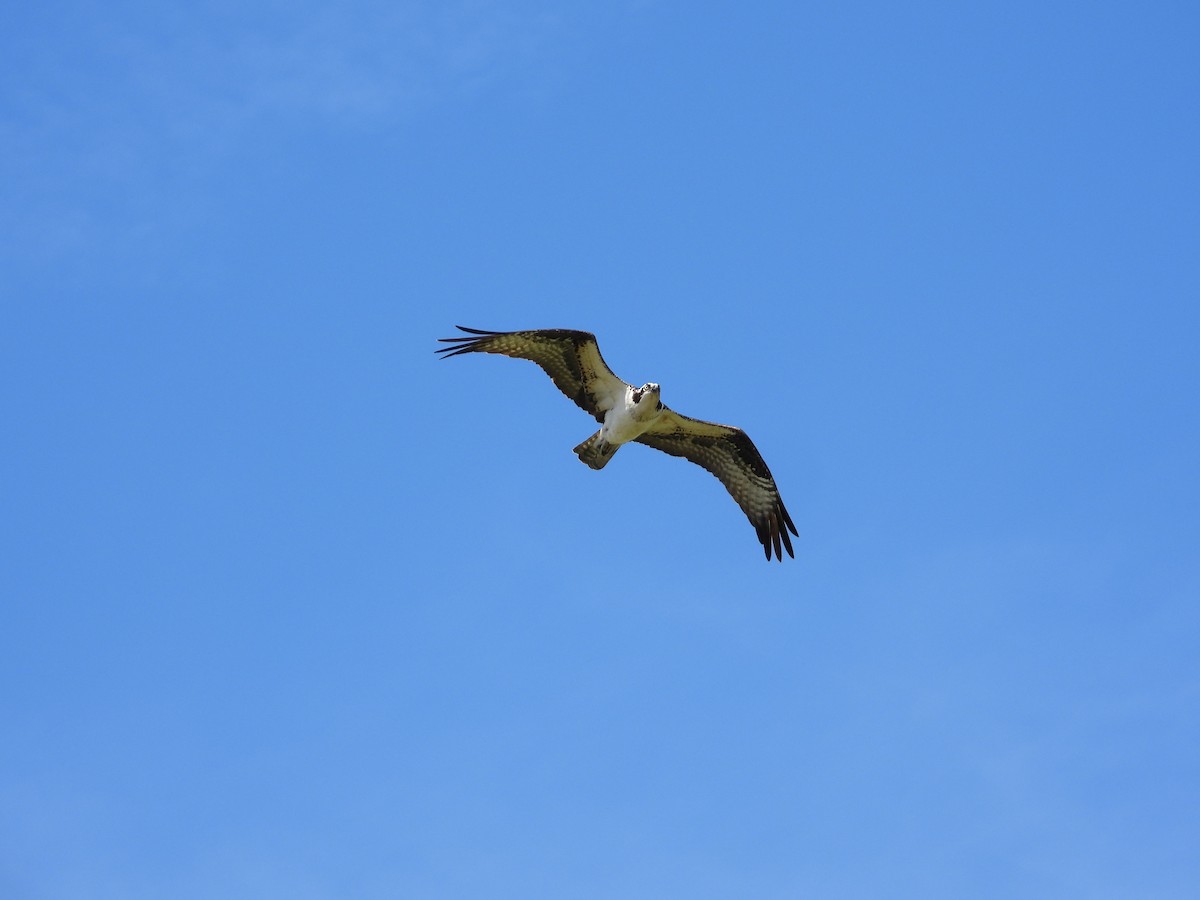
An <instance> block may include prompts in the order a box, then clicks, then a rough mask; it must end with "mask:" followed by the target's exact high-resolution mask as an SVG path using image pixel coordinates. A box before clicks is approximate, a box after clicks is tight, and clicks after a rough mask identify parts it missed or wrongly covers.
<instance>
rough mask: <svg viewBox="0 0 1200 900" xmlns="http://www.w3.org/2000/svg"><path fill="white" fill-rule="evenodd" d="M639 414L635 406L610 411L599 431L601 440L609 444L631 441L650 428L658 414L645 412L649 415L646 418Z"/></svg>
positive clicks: (656, 412)
mask: <svg viewBox="0 0 1200 900" xmlns="http://www.w3.org/2000/svg"><path fill="white" fill-rule="evenodd" d="M641 412H642V410H641V409H640V408H638V407H636V406H633V407H624V406H622V407H617V408H614V409H610V410H609V411H608V414H607V415H606V416H605V417H604V426H603V427H602V428H601V429H600V438H601V440H604V441H606V442H607V443H609V444H626V443H628V442H629V441H632V440H633V439H634V438H636V437H637V436H638V435H640V434H641V433H642V432H643V431H645V430H646V429H647V428H649V427H650V423H651V422H653V421H654V418H655V416H656V415H657V414H658V410H656V409H649V410H647V412H650V413H651V415H648V416H647V415H645V414H641V415H639V413H641Z"/></svg>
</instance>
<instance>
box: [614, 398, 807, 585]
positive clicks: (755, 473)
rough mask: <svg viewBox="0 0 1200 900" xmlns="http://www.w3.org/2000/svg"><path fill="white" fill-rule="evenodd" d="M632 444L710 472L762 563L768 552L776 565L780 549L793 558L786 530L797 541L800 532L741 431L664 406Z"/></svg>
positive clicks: (755, 452) (756, 453) (751, 444)
mask: <svg viewBox="0 0 1200 900" xmlns="http://www.w3.org/2000/svg"><path fill="white" fill-rule="evenodd" d="M636 440H637V441H638V443H640V444H645V445H646V446H647V447H653V448H654V449H655V450H661V451H662V452H663V453H669V454H671V456H680V457H683V458H684V459H688V460H691V461H692V462H694V463H696V465H698V466H702V467H704V468H705V469H707V470H708V471H710V472H712V473H713V474H714V475H716V476H717V478H719V479H720V481H721V483H722V484H723V485H725V489H726V490H728V491H729V493H730V494H731V495H733V499H734V500H736V501H737V504H738V506H740V507H741V508H742V512H744V513H745V514H746V518H748V519H749V520H750V524H751V525H753V526H754V530H755V531H756V532H757V533H758V540H759V541H760V542H761V543H762V545H763V550H764V551H765V553H766V555H767V559H770V558H771V551H772V550H774V555H775V557H776V558H777V559H779V560H780V561H781V562H782V561H783V551H784V550H787V554H788V556H791V557H793V558H794V557H795V555H796V554H795V553H793V552H792V539H791V538H790V537H788V532H789V531H791V533H792V534H794V535H796V536H797V537H799V536H800V533H799V532H798V531H796V526H795V525H794V524H792V517H791V516H790V515H788V511H787V508H786V507H784V505H783V500H782V499H781V498H780V496H779V488H778V487H777V486H776V484H775V479H774V478H773V477H772V476H771V470H770V469H768V468H767V464H766V462H764V461H763V458H762V454H761V453H759V452H758V448H757V447H755V446H754V442H753V441H751V440H750V438H749V437H748V436H747V434H746V432H744V431H742V430H741V429H740V428H734V427H732V426H730V425H718V424H716V423H715V422H704V421H701V420H700V419H691V418H688V417H687V416H681V415H680V414H679V413H677V412H675V411H674V410H672V409H667V408H664V409H663V412H662V415H661V416H659V417H658V418H657V419H656V420H655V421H654V424H653V425H652V426H651V427H650V430H649V431H647V432H645V433H643V434H642V435H641V436H640V437H638V438H636Z"/></svg>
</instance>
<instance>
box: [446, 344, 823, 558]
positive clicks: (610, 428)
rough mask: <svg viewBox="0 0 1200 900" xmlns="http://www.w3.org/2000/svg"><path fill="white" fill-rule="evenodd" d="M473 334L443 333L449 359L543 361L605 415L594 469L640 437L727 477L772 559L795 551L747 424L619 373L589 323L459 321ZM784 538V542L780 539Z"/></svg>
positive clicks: (586, 405)
mask: <svg viewBox="0 0 1200 900" xmlns="http://www.w3.org/2000/svg"><path fill="white" fill-rule="evenodd" d="M455 327H457V328H458V330H459V331H463V332H465V333H466V334H467V335H468V336H467V337H452V338H439V341H440V342H441V343H446V344H450V345H451V346H449V347H439V348H438V349H437V351H436V352H438V353H441V354H443V356H442V359H448V358H449V357H451V356H458V355H459V354H460V353H499V354H501V355H502V356H511V357H514V358H516V359H528V360H531V361H533V362H535V363H537V364H538V365H539V366H541V367H542V368H543V369H544V370H545V371H546V374H547V375H549V376H550V378H551V379H552V380H553V381H554V383H555V385H557V386H558V389H559V390H560V391H562V392H563V393H564V394H566V395H567V396H568V397H570V398H571V399H572V400H574V401H575V403H576V404H577V405H578V406H580V407H581V408H582V409H583V410H584V411H585V412H587V413H589V414H590V415H592V416H594V417H595V419H596V421H597V422H599V423H600V430H599V431H597V432H596V433H595V434H593V435H592V436H591V437H589V438H588V439H587V440H586V441H584V442H583V443H582V444H580V445H579V446H577V447H576V448H575V453H576V454H578V456H579V458H580V459H581V460H582V461H583V462H585V463H586V464H587V465H589V466H591V467H592V468H593V469H603V468H604V467H605V466H606V465H608V461H609V460H610V459H612V458H613V454H615V453H616V452H617V450H619V449H620V448H621V445H622V444H627V443H629V442H630V441H636V442H637V443H639V444H645V445H646V446H647V447H653V448H654V449H655V450H661V451H663V452H664V453H669V454H671V455H672V456H682V457H683V458H684V459H690V460H691V461H692V462H694V463H696V464H697V465H699V466H703V467H704V468H705V469H708V471H710V472H712V473H713V474H714V475H716V476H717V478H719V479H720V480H721V483H722V484H723V485H725V488H726V489H727V490H728V491H729V493H730V494H732V495H733V499H734V500H736V501H737V503H738V506H740V507H741V508H742V512H744V513H745V514H746V516H747V518H749V519H750V524H752V525H753V526H754V530H755V531H756V532H757V533H758V539H759V541H761V542H762V545H763V550H764V551H765V552H766V555H767V559H771V551H772V550H774V551H775V556H776V557H777V558H778V559H779V560H780V561H781V562H782V561H783V550H785V549H786V550H787V552H788V556H791V557H793V558H794V557H795V555H796V554H794V553H793V552H792V539H791V538H790V537H788V531H791V533H792V534H794V535H796V536H797V537H799V535H800V533H799V532H798V531H796V526H795V525H793V524H792V517H791V516H789V515H788V511H787V510H786V509H785V508H784V506H783V500H781V499H780V497H779V488H778V487H776V486H775V479H774V478H772V477H771V470H770V469H768V468H767V464H766V463H765V462H763V458H762V456H761V454H759V452H758V449H757V448H756V447H755V446H754V443H753V442H752V441H751V440H750V438H749V437H747V435H746V432H744V431H742V430H741V429H740V428H733V427H732V426H729V425H718V424H716V423H715V422H702V421H701V420H700V419H691V418H688V417H687V416H681V415H680V414H679V413H677V412H675V411H674V410H672V409H671V408H670V407H667V406H664V405H663V402H662V396H661V391H660V389H659V386H658V385H657V384H655V383H654V382H649V383H647V384H643V385H642V386H641V387H639V388H635V387H634V386H633V385H631V384H626V383H625V382H624V381H622V380H621V379H620V378H618V377H617V376H616V375H614V374H613V373H612V370H611V369H609V368H608V366H607V365H606V364H605V362H604V359H603V358H602V357H601V356H600V349H599V348H598V347H597V346H596V336H595V335H594V334H589V333H588V332H586V331H569V330H567V329H563V328H549V329H543V330H540V331H480V330H479V329H477V328H464V327H463V326H461V325H458V326H455ZM781 542H782V547H781V546H780V544H781Z"/></svg>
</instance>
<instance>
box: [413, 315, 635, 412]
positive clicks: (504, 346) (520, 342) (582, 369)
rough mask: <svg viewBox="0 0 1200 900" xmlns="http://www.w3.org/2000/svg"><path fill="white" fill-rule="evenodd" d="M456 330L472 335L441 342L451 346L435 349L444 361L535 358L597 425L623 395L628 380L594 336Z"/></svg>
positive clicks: (559, 331)
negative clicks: (480, 356)
mask: <svg viewBox="0 0 1200 900" xmlns="http://www.w3.org/2000/svg"><path fill="white" fill-rule="evenodd" d="M455 327H456V328H457V329H458V330H459V331H464V332H466V333H467V335H469V336H468V337H452V338H439V339H438V340H439V341H441V342H442V343H446V344H450V345H451V346H449V347H439V348H438V349H437V350H436V351H435V352H437V353H441V354H442V359H448V358H449V357H451V356H458V354H460V353H499V354H500V355H502V356H511V357H513V358H514V359H528V360H531V361H532V362H535V363H537V364H538V365H539V366H541V367H542V369H544V370H545V372H546V374H547V375H549V376H550V378H551V380H553V382H554V383H555V385H557V386H558V389H559V390H560V391H562V392H563V393H564V394H566V395H567V396H568V397H570V398H571V400H573V401H574V402H575V403H576V404H577V405H578V406H579V407H580V409H583V410H584V411H585V412H587V413H590V414H591V415H592V416H594V417H595V418H596V421H597V422H603V421H604V413H605V412H606V411H607V410H609V409H611V408H612V406H613V404H614V403H616V401H617V398H618V397H620V396H623V394H624V391H625V388H626V384H625V382H624V381H622V380H621V379H620V378H618V377H617V376H616V375H614V374H613V373H612V370H611V369H609V367H608V365H607V363H605V362H604V358H603V357H602V356H601V355H600V348H599V347H597V346H596V336H595V335H594V334H591V333H589V332H587V331H571V330H568V329H566V328H545V329H541V330H537V331H481V330H479V329H478V328H464V327H463V326H462V325H456V326H455Z"/></svg>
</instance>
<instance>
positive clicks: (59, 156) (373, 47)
mask: <svg viewBox="0 0 1200 900" xmlns="http://www.w3.org/2000/svg"><path fill="white" fill-rule="evenodd" d="M52 15H53V14H52V13H50V12H49V11H46V12H43V13H40V14H30V18H33V19H34V21H31V22H27V23H23V26H24V27H22V28H21V29H19V33H10V35H9V37H8V38H4V39H0V48H2V49H4V50H5V52H4V53H2V54H0V55H4V56H7V58H8V62H7V63H6V64H0V65H3V68H4V69H6V70H7V75H6V77H5V78H3V79H2V83H3V85H4V86H3V87H0V112H2V115H0V148H2V149H0V165H3V167H4V170H5V173H6V177H5V179H4V186H3V187H2V188H0V207H2V208H3V209H4V210H5V211H4V212H0V238H2V239H3V240H4V241H5V242H6V243H7V244H8V245H9V247H10V250H9V252H14V251H13V249H12V248H13V247H14V242H15V243H16V244H19V245H20V246H21V247H22V248H23V249H22V251H20V252H21V253H22V254H23V255H26V254H28V253H30V252H32V253H34V254H38V253H39V252H43V253H48V254H49V255H51V256H53V255H55V252H56V248H58V249H62V248H63V247H66V246H70V245H71V244H73V243H74V242H76V241H77V240H79V238H80V235H81V234H82V233H84V232H87V231H88V229H89V228H90V227H93V226H94V225H96V224H97V223H100V222H108V223H109V224H111V221H112V219H114V218H115V219H118V220H124V221H125V222H126V225H127V229H126V230H128V226H129V223H133V222H136V221H137V220H138V219H139V218H140V217H143V216H144V214H145V213H146V210H145V209H141V208H140V207H141V206H144V205H146V204H149V205H151V206H153V204H154V201H153V194H154V192H155V191H156V190H160V189H162V188H163V186H164V185H170V186H172V187H173V188H178V187H179V186H180V185H181V184H184V185H185V184H187V183H188V181H189V179H195V178H196V177H198V176H199V177H202V175H203V170H204V167H205V166H206V165H207V164H209V163H211V162H212V161H213V160H220V159H224V158H227V157H228V156H229V155H230V154H234V153H236V152H237V151H238V149H239V148H240V147H242V146H243V144H244V143H245V142H246V141H248V140H250V139H251V136H252V135H254V134H255V133H256V132H257V133H260V134H261V133H262V132H261V130H260V129H276V130H280V131H283V132H285V133H286V132H287V131H290V130H293V129H294V130H297V131H300V132H304V131H310V130H318V131H319V130H322V129H330V128H337V129H347V128H350V129H355V128H359V129H364V130H372V129H379V128H387V127H392V126H394V125H395V124H397V123H402V122H404V121H405V120H406V118H407V117H409V116H411V115H412V114H413V113H414V112H416V111H418V110H420V109H421V108H423V107H427V106H429V105H432V104H437V103H442V102H453V101H454V100H455V99H456V98H459V97H462V96H463V95H466V94H470V93H472V92H478V91H480V90H486V89H488V88H489V86H492V87H495V86H496V85H498V84H500V83H502V82H503V80H504V76H505V73H508V72H511V71H513V70H515V69H519V68H520V67H521V66H523V65H525V64H527V63H528V62H529V61H531V60H534V59H536V58H537V56H538V54H539V53H540V52H541V51H542V50H544V49H545V48H546V47H547V46H548V45H549V44H551V43H552V42H553V35H554V33H555V31H556V27H557V25H556V19H555V17H554V15H553V14H552V13H550V12H548V11H547V9H546V7H544V6H543V5H542V4H517V5H514V4H502V3H493V2H468V0H460V2H433V0H413V2H399V3H395V2H393V3H381V2H380V3H377V2H367V3H351V4H339V5H332V4H331V5H319V6H295V5H289V4H282V3H278V4H277V3H267V4H261V5H254V6H252V7H249V8H246V7H243V6H241V5H236V4H228V5H226V4H220V3H217V4H205V5H201V6H196V5H183V6H170V5H168V6H165V7H152V8H138V9H132V8H130V9H124V10H122V9H120V8H115V9H114V8H113V7H110V6H105V5H96V6H93V5H91V4H81V5H80V6H79V7H77V8H75V9H73V10H72V11H71V12H70V14H68V15H65V16H62V17H61V18H60V19H58V20H56V19H54V18H53V17H52Z"/></svg>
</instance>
